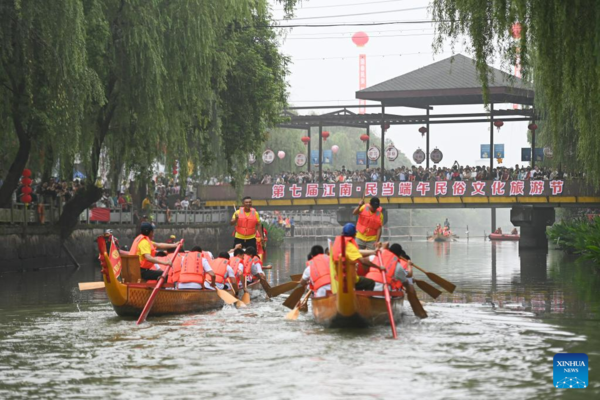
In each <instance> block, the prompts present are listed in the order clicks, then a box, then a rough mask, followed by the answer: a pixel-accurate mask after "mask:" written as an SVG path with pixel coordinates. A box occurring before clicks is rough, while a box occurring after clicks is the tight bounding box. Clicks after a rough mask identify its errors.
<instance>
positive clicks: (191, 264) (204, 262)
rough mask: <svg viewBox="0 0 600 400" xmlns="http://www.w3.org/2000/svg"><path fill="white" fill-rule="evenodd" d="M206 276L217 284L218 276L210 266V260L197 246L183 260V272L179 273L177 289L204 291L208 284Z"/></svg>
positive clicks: (184, 255)
mask: <svg viewBox="0 0 600 400" xmlns="http://www.w3.org/2000/svg"><path fill="white" fill-rule="evenodd" d="M206 275H208V276H210V278H211V282H212V283H213V284H214V283H215V282H216V279H217V278H216V274H215V273H214V272H213V269H212V267H211V266H210V258H208V257H206V256H205V255H204V254H203V252H202V249H201V248H200V246H196V247H194V248H193V249H192V251H190V252H189V253H185V254H183V256H182V258H181V272H180V273H179V277H178V278H177V279H178V283H177V289H197V290H198V289H202V288H203V286H204V285H206V284H207V281H206Z"/></svg>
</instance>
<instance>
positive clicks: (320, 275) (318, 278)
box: [306, 254, 331, 291]
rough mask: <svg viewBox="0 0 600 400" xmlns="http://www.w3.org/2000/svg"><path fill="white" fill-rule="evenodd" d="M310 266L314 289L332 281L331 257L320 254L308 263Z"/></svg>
mask: <svg viewBox="0 0 600 400" xmlns="http://www.w3.org/2000/svg"><path fill="white" fill-rule="evenodd" d="M306 265H307V266H308V267H310V280H311V288H312V290H313V291H316V290H318V289H319V288H321V287H323V286H325V285H329V284H330V283H331V270H330V269H329V257H327V256H326V255H325V254H319V255H317V256H315V257H313V258H312V259H311V260H310V261H308V262H307V263H306Z"/></svg>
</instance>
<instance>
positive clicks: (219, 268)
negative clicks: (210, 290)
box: [209, 258, 229, 283]
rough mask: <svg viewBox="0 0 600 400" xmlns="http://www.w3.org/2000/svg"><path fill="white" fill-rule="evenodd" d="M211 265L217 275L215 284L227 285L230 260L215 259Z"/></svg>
mask: <svg viewBox="0 0 600 400" xmlns="http://www.w3.org/2000/svg"><path fill="white" fill-rule="evenodd" d="M209 263H210V267H211V268H212V270H213V272H214V273H215V282H217V283H225V275H226V274H227V267H228V266H229V260H228V259H226V258H215V259H214V260H212V261H209Z"/></svg>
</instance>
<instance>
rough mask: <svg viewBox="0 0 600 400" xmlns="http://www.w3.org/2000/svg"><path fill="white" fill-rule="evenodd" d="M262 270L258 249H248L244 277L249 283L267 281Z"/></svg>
mask: <svg viewBox="0 0 600 400" xmlns="http://www.w3.org/2000/svg"><path fill="white" fill-rule="evenodd" d="M262 268H263V263H262V261H261V260H260V258H259V257H258V255H257V254H256V248H254V247H252V246H250V247H247V248H246V256H245V257H244V276H246V277H248V278H249V279H248V281H249V282H252V281H253V280H254V279H260V278H262V279H267V277H266V276H265V273H264V272H263V269H262ZM248 272H249V273H250V274H248Z"/></svg>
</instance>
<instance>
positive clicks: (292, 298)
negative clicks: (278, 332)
mask: <svg viewBox="0 0 600 400" xmlns="http://www.w3.org/2000/svg"><path fill="white" fill-rule="evenodd" d="M304 290H305V289H304V286H300V287H299V288H297V289H296V290H294V291H293V292H292V294H290V295H289V297H288V298H287V299H286V300H285V301H284V302H283V305H284V306H286V307H287V308H289V309H293V308H294V307H295V306H296V304H298V302H299V301H300V299H301V298H302V295H303V294H304Z"/></svg>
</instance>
